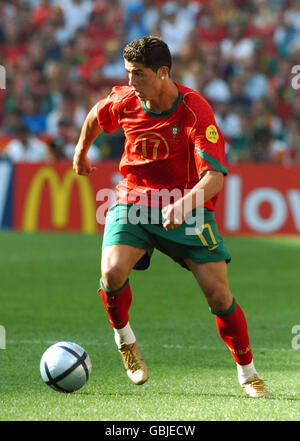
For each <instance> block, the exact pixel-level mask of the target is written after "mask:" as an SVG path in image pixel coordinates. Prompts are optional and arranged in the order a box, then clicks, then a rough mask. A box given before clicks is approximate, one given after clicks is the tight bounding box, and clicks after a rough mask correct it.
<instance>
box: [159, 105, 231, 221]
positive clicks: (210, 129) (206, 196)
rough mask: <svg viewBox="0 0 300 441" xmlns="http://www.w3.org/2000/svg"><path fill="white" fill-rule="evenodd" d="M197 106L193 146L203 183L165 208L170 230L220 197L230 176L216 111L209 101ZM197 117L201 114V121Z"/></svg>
mask: <svg viewBox="0 0 300 441" xmlns="http://www.w3.org/2000/svg"><path fill="white" fill-rule="evenodd" d="M194 107H195V110H198V112H195V113H194V114H195V130H194V134H193V143H194V160H195V165H196V168H197V171H198V176H199V182H198V183H197V184H196V185H195V186H194V187H193V188H192V190H191V191H190V192H189V193H188V194H185V195H184V196H183V197H182V198H180V199H179V200H177V201H176V202H175V203H174V204H170V205H168V206H166V207H164V208H163V210H162V214H163V217H164V219H165V223H164V228H165V229H166V230H168V229H173V228H176V227H178V226H179V225H181V224H182V223H183V222H184V219H185V217H186V215H187V213H188V212H190V211H191V210H192V209H194V208H197V207H198V206H202V205H203V204H204V203H205V202H207V201H209V200H210V199H212V198H213V197H214V196H216V195H217V194H218V193H219V192H220V191H221V189H222V187H223V183H224V176H226V174H227V169H226V162H225V144H224V139H223V136H222V133H221V132H220V129H219V128H218V127H217V124H216V121H215V117H214V114H213V111H212V108H211V107H210V106H209V105H208V103H206V101H198V102H196V103H194ZM197 114H198V115H201V117H198V119H197Z"/></svg>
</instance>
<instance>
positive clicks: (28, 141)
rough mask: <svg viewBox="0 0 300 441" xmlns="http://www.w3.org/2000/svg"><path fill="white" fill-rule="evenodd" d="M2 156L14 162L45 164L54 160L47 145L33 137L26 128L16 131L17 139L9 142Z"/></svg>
mask: <svg viewBox="0 0 300 441" xmlns="http://www.w3.org/2000/svg"><path fill="white" fill-rule="evenodd" d="M2 156H4V157H6V158H8V159H10V160H11V161H12V162H44V161H49V160H50V159H52V156H51V152H50V150H49V148H48V146H47V144H46V143H44V142H43V141H41V140H40V139H38V138H37V137H36V136H34V135H32V134H31V133H30V131H29V130H28V129H27V128H26V127H25V126H23V127H19V128H17V129H16V130H15V138H13V139H12V140H10V141H9V142H8V144H7V145H6V147H5V149H4V151H3V153H2Z"/></svg>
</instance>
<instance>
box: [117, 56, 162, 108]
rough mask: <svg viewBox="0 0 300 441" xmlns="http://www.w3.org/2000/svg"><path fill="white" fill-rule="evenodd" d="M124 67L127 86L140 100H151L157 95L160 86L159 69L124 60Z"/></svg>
mask: <svg viewBox="0 0 300 441" xmlns="http://www.w3.org/2000/svg"><path fill="white" fill-rule="evenodd" d="M124 63H125V69H126V71H127V73H128V80H129V81H128V82H129V86H132V87H133V89H134V91H135V94H136V96H137V97H138V98H140V99H141V100H143V101H145V100H151V99H153V98H155V97H156V96H157V93H158V92H159V89H160V88H161V81H160V80H159V71H157V72H154V71H153V70H152V69H150V68H148V67H145V66H144V65H143V64H141V63H136V62H132V61H127V60H124Z"/></svg>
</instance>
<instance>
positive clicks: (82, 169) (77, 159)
mask: <svg viewBox="0 0 300 441" xmlns="http://www.w3.org/2000/svg"><path fill="white" fill-rule="evenodd" d="M73 170H75V172H76V173H77V174H78V175H82V176H89V175H90V174H92V173H93V171H95V170H96V167H93V166H92V164H91V161H90V160H89V159H88V158H87V157H86V156H80V155H77V154H76V153H75V155H74V157H73Z"/></svg>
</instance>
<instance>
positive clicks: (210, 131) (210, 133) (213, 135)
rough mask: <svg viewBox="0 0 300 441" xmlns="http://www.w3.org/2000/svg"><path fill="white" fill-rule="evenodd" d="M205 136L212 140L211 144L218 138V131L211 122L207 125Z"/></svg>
mask: <svg viewBox="0 0 300 441" xmlns="http://www.w3.org/2000/svg"><path fill="white" fill-rule="evenodd" d="M205 136H206V139H207V140H208V141H210V142H212V143H213V144H216V143H217V142H218V139H219V133H218V130H217V128H216V126H214V125H213V124H211V125H210V126H208V127H207V129H206V132H205Z"/></svg>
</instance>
